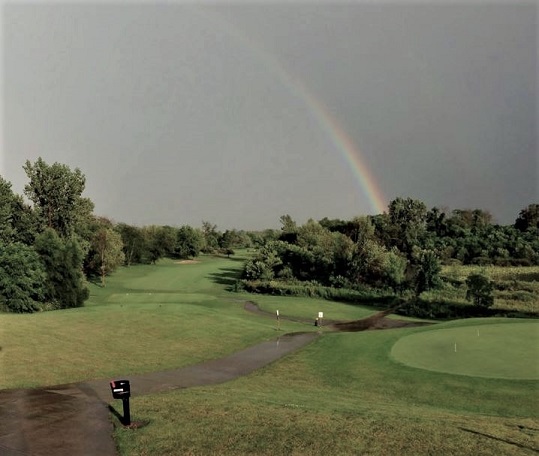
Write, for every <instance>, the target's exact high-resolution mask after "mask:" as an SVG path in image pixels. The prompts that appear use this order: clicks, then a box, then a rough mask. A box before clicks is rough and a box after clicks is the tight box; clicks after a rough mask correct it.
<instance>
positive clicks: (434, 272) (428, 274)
mask: <svg viewBox="0 0 539 456" xmlns="http://www.w3.org/2000/svg"><path fill="white" fill-rule="evenodd" d="M415 255H416V257H417V261H416V265H417V266H416V267H417V274H416V293H417V295H418V296H419V295H420V294H421V293H423V292H424V291H428V290H431V289H433V288H438V287H439V286H440V285H441V279H440V272H441V270H442V267H441V265H440V261H439V260H438V257H437V256H436V253H435V252H433V251H432V250H423V251H421V252H419V253H416V254H415Z"/></svg>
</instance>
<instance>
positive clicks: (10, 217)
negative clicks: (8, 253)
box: [0, 176, 37, 245]
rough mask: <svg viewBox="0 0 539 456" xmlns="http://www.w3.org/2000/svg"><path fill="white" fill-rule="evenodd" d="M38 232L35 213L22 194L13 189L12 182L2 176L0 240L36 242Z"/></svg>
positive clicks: (0, 190)
mask: <svg viewBox="0 0 539 456" xmlns="http://www.w3.org/2000/svg"><path fill="white" fill-rule="evenodd" d="M36 234H37V223H36V217H35V213H34V212H33V211H32V208H31V207H30V206H29V205H28V204H26V203H25V202H24V200H23V198H22V197H21V196H20V195H16V194H15V193H13V191H12V190H11V183H10V182H8V181H6V180H5V179H4V178H2V176H0V241H3V242H22V243H24V244H27V245H32V244H33V243H34V239H35V236H36Z"/></svg>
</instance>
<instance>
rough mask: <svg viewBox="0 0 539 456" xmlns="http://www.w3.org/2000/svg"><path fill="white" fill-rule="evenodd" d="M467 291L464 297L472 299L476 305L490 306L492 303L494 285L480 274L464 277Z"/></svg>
mask: <svg viewBox="0 0 539 456" xmlns="http://www.w3.org/2000/svg"><path fill="white" fill-rule="evenodd" d="M466 285H467V286H468V291H467V292H466V299H468V300H469V301H472V302H473V303H474V304H475V305H476V306H478V307H485V308H486V307H490V306H492V305H493V304H494V296H493V291H494V285H493V283H492V282H491V281H490V280H489V279H488V277H485V276H484V275H482V274H471V275H470V276H469V277H468V278H467V279H466Z"/></svg>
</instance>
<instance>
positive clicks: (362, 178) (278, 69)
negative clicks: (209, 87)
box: [193, 6, 388, 214]
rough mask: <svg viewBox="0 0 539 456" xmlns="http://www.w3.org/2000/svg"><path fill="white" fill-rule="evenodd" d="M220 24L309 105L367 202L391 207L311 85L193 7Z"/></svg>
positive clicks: (216, 17)
mask: <svg viewBox="0 0 539 456" xmlns="http://www.w3.org/2000/svg"><path fill="white" fill-rule="evenodd" d="M195 9H196V11H195V12H197V13H199V14H202V15H203V16H204V18H205V19H209V20H210V21H212V22H213V24H215V25H217V26H218V27H219V28H220V29H221V30H222V31H224V32H225V33H226V34H227V35H229V36H231V37H233V38H234V39H236V40H237V41H239V42H240V43H241V44H242V45H243V46H245V47H246V48H247V49H249V50H250V51H251V53H252V54H253V55H254V56H255V57H256V58H257V59H258V60H259V61H260V62H261V63H262V64H263V65H264V66H265V67H266V68H268V69H269V70H271V71H272V72H273V73H274V74H276V75H277V76H278V78H279V80H280V81H281V83H282V84H283V85H284V86H285V87H286V88H287V89H288V91H289V92H290V93H291V94H292V95H294V96H296V97H298V98H299V99H300V100H301V101H302V102H303V103H304V104H305V106H306V107H307V108H308V111H309V112H310V114H311V115H312V116H313V118H314V119H315V120H316V122H317V123H318V125H319V126H320V128H321V129H322V130H323V131H324V132H325V133H326V134H327V136H328V138H330V139H331V143H332V144H333V145H334V146H335V148H336V150H337V151H339V153H340V155H341V156H342V157H343V158H344V161H345V163H346V165H347V167H348V168H349V169H350V170H351V171H352V174H353V177H354V180H355V182H356V185H357V186H358V188H359V190H360V191H361V193H362V194H363V195H365V196H366V197H367V201H368V203H369V205H370V207H371V209H372V210H373V211H374V213H375V214H381V213H383V212H384V211H385V210H386V209H387V203H388V201H387V199H386V197H385V196H384V194H383V192H382V190H381V189H380V187H379V186H378V185H377V183H376V180H375V178H374V176H373V174H372V172H371V171H370V169H369V167H368V166H367V164H366V160H365V158H364V157H363V154H362V153H361V151H360V150H359V148H358V147H357V145H356V144H355V142H354V141H353V140H352V138H350V136H349V135H348V133H346V131H345V130H344V128H343V127H342V126H341V125H340V123H339V121H338V120H337V119H336V118H335V117H334V116H333V115H332V114H331V113H330V112H329V111H328V109H327V107H326V106H325V105H324V104H323V103H322V102H321V101H320V100H319V99H318V98H317V97H316V96H315V95H314V94H313V93H312V92H311V91H310V90H309V89H308V88H307V86H306V85H305V83H303V82H302V81H301V80H299V79H298V78H297V77H295V76H293V75H292V74H291V73H290V72H289V71H288V70H287V69H286V68H285V67H284V65H283V64H282V63H281V62H280V61H279V60H277V59H276V58H275V56H274V55H273V54H271V53H269V52H268V51H266V50H265V49H264V48H263V47H262V46H261V45H260V44H259V43H256V42H255V41H254V40H252V39H251V38H250V37H249V36H247V35H246V34H245V33H244V32H242V31H241V30H239V29H238V28H237V27H235V26H234V25H233V24H231V23H230V22H228V21H227V20H226V19H224V18H223V17H222V16H220V15H218V14H216V13H213V12H209V11H208V10H207V9H206V8H204V7H200V6H199V7H196V8H193V10H195Z"/></svg>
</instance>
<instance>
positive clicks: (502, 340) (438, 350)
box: [391, 322, 539, 380]
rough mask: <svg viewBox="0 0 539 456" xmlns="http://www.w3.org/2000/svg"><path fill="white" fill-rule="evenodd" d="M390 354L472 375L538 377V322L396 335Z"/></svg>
mask: <svg viewBox="0 0 539 456" xmlns="http://www.w3.org/2000/svg"><path fill="white" fill-rule="evenodd" d="M391 357H392V358H393V359H394V360H396V361H398V362H400V363H403V364H406V365H408V366H411V367H417V368H420V369H426V370H431V371H437V372H445V373H450V374H458V375H469V376H473V377H490V378H506V379H526V380H535V379H539V323H537V322H530V323H528V322H526V323H507V324H490V325H488V324H487V325H477V326H462V327H455V328H446V329H437V330H436V329H435V330H429V331H424V332H420V333H416V334H411V335H409V336H406V337H403V338H402V339H399V340H398V341H397V342H396V343H395V345H393V347H392V349H391Z"/></svg>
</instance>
